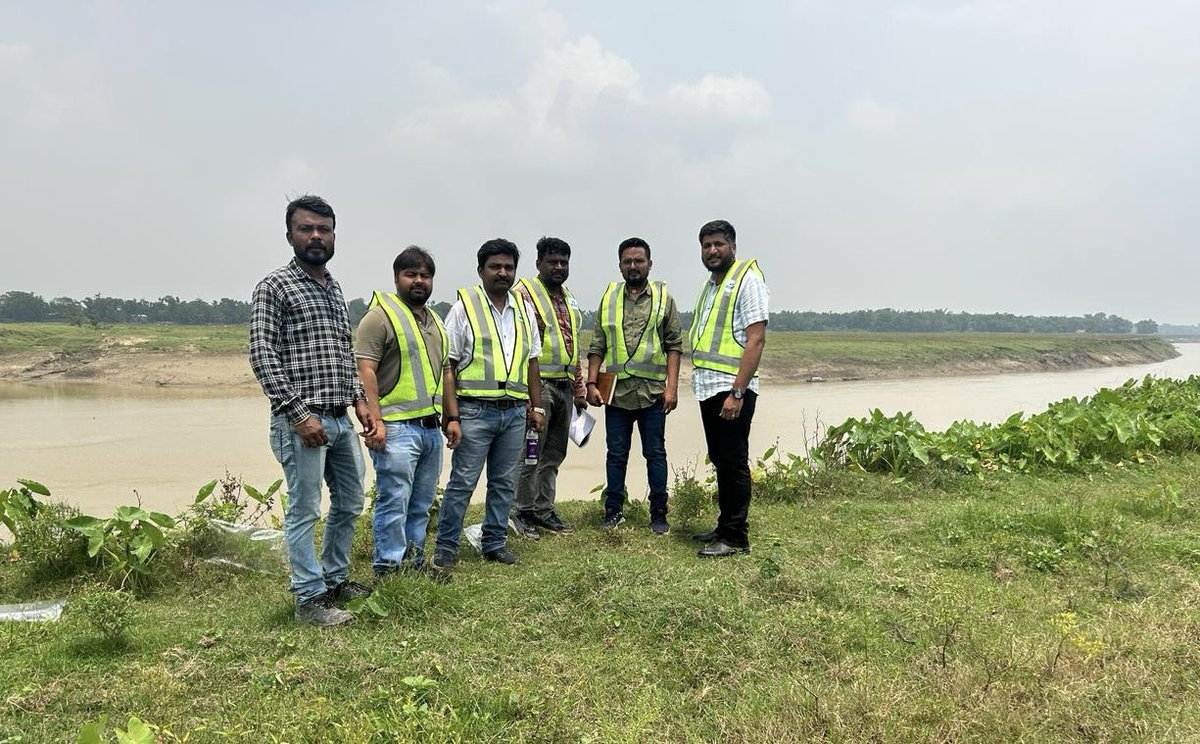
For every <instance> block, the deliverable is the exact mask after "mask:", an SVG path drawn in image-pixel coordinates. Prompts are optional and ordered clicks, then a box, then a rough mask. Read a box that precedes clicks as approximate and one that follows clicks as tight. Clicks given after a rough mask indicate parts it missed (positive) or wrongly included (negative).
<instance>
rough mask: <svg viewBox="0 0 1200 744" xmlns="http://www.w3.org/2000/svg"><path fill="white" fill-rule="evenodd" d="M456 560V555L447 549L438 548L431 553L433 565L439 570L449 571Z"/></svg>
mask: <svg viewBox="0 0 1200 744" xmlns="http://www.w3.org/2000/svg"><path fill="white" fill-rule="evenodd" d="M457 562H458V556H457V555H456V554H454V553H451V552H450V551H449V550H439V551H437V552H435V553H434V554H433V567H434V568H436V569H437V570H439V571H449V570H450V569H452V568H454V564H455V563H457Z"/></svg>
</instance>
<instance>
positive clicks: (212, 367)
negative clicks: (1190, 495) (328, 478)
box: [0, 331, 1178, 393]
mask: <svg viewBox="0 0 1200 744" xmlns="http://www.w3.org/2000/svg"><path fill="white" fill-rule="evenodd" d="M147 341H148V339H146V338H145V337H143V336H138V335H136V334H133V333H122V332H120V331H114V332H113V333H109V334H106V335H104V336H103V337H101V338H99V339H98V340H97V341H96V343H94V344H92V345H88V346H82V347H80V346H76V347H75V348H71V349H53V348H49V349H48V348H39V349H34V350H25V351H22V350H11V351H7V352H0V381H6V382H31V383H37V382H42V381H59V382H61V381H64V380H69V381H72V382H86V383H92V384H97V385H117V386H125V387H141V386H148V387H185V388H208V389H221V390H226V391H231V392H232V391H239V390H244V391H246V392H247V393H253V392H256V391H257V389H258V386H257V383H256V381H255V379H254V375H253V373H252V372H251V371H250V365H249V363H248V362H247V360H246V356H245V354H244V352H240V351H239V352H233V351H228V350H212V349H204V348H199V347H197V346H192V345H188V344H182V345H179V346H178V347H177V348H172V349H169V350H161V349H154V348H146V346H148V345H150V344H149V343H147ZM1176 356H1178V352H1177V351H1176V350H1175V348H1174V347H1173V346H1172V345H1171V344H1170V343H1169V342H1167V341H1166V340H1164V339H1161V338H1159V337H1148V336H1029V335H1017V334H984V333H978V334H903V333H891V334H820V333H814V334H809V333H771V334H769V335H768V341H767V350H766V353H765V355H764V359H763V363H762V371H761V373H762V377H763V379H764V380H765V381H768V382H781V383H786V382H798V381H814V382H815V381H829V382H834V381H839V380H872V379H902V378H912V377H940V376H956V375H980V374H994V373H1003V372H1045V371H1053V370H1068V369H1089V368H1097V367H1112V366H1123V365H1132V364H1150V363H1154V362H1161V361H1164V360H1166V359H1172V358H1174V357H1176ZM688 366H689V365H688V364H687V363H686V362H685V364H684V365H683V367H684V375H685V377H686V376H687V374H688Z"/></svg>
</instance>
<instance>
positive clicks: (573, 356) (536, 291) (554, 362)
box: [521, 276, 583, 380]
mask: <svg viewBox="0 0 1200 744" xmlns="http://www.w3.org/2000/svg"><path fill="white" fill-rule="evenodd" d="M521 285H522V286H523V287H525V289H526V291H528V292H529V296H530V298H532V299H533V308H534V309H535V310H536V311H537V314H538V317H540V318H541V319H542V325H543V327H544V331H543V333H542V355H541V356H539V357H538V372H539V373H540V374H541V376H542V379H558V380H562V379H572V380H573V379H575V364H576V362H578V361H579V324H580V322H581V321H582V320H583V316H582V315H580V313H579V306H578V305H577V304H576V303H575V298H574V297H572V296H571V293H570V292H568V291H567V288H566V287H563V288H562V293H563V302H565V303H566V305H567V315H569V316H570V318H571V353H570V354H567V342H566V339H565V338H563V334H562V328H560V327H559V325H558V313H556V312H554V301H553V300H552V299H551V298H550V290H548V289H546V285H545V284H543V283H542V280H541V278H540V277H536V276H535V277H530V278H526V279H522V280H521Z"/></svg>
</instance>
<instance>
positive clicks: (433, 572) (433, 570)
mask: <svg viewBox="0 0 1200 744" xmlns="http://www.w3.org/2000/svg"><path fill="white" fill-rule="evenodd" d="M401 570H402V571H406V572H408V573H410V574H412V575H413V576H419V577H421V578H423V579H429V580H430V581H432V582H433V583H435V584H449V583H450V579H451V576H450V572H449V571H447V570H446V569H444V568H437V567H435V566H433V565H431V564H429V563H405V564H404V566H403V567H402V568H401Z"/></svg>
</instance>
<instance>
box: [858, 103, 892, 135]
mask: <svg viewBox="0 0 1200 744" xmlns="http://www.w3.org/2000/svg"><path fill="white" fill-rule="evenodd" d="M846 118H847V119H848V120H849V121H850V126H852V127H854V128H855V129H857V130H859V131H860V132H868V133H871V134H878V133H882V132H890V131H892V130H894V129H895V128H896V120H897V118H898V117H897V114H896V112H895V111H894V110H892V109H890V108H888V107H886V106H883V105H882V104H880V103H878V102H876V101H874V100H872V99H870V98H860V99H858V100H857V101H854V102H853V103H851V104H850V108H849V110H848V111H847V112H846Z"/></svg>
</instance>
